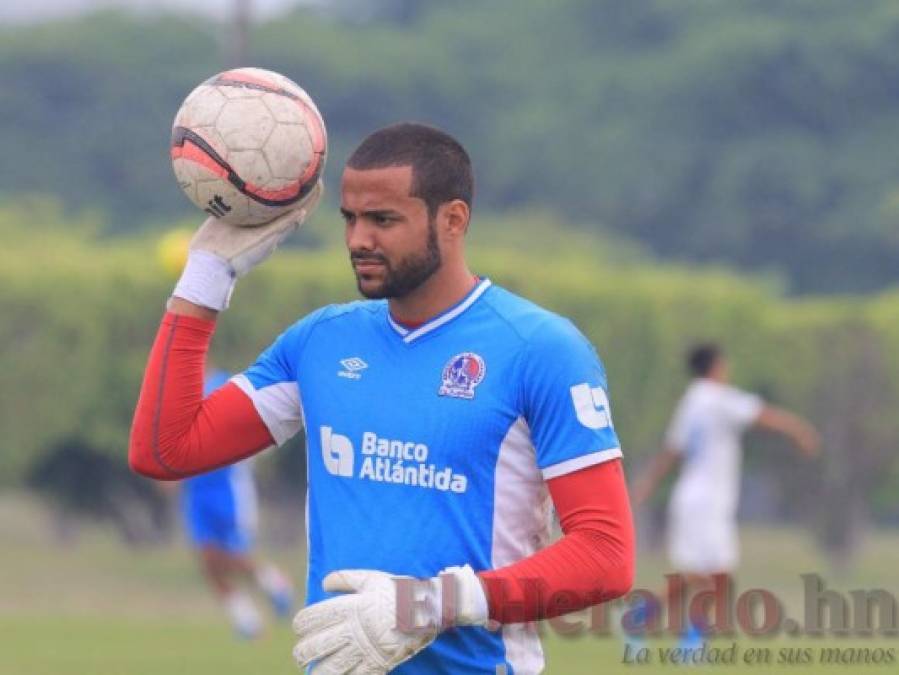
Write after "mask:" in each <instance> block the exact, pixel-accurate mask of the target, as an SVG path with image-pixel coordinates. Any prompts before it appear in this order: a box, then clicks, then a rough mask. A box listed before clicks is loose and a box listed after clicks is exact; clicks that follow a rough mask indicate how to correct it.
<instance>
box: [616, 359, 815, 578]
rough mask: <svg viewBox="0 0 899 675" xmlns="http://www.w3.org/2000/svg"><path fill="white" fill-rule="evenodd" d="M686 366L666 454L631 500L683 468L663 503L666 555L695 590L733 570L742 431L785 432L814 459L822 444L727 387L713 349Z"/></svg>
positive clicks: (795, 420) (800, 422) (723, 363)
mask: <svg viewBox="0 0 899 675" xmlns="http://www.w3.org/2000/svg"><path fill="white" fill-rule="evenodd" d="M687 362H688V363H687V365H688V368H689V371H690V373H691V375H692V376H693V379H692V381H691V382H690V384H689V386H688V387H687V390H686V392H684V394H683V396H682V397H681V399H680V402H679V403H678V404H677V407H676V409H675V412H674V415H673V417H672V419H671V422H670V424H669V427H668V431H667V433H666V435H665V447H664V449H663V451H662V452H661V453H659V454H658V455H656V456H655V457H654V458H653V459H652V461H651V462H650V464H649V466H648V468H647V470H646V472H645V473H644V474H643V475H642V476H641V477H640V479H639V480H638V481H637V482H636V483H635V485H634V491H633V498H634V502H635V503H636V504H643V503H644V502H645V501H646V500H647V499H649V497H650V496H651V495H652V494H653V492H654V491H655V489H656V488H657V487H658V485H659V483H660V482H661V481H662V479H663V478H664V477H665V476H666V475H667V474H668V473H669V472H670V471H671V470H672V469H673V468H674V466H675V465H676V464H678V463H680V465H681V467H680V475H679V476H678V478H677V481H676V482H675V485H674V488H673V490H672V492H671V498H670V502H669V505H668V537H667V539H668V556H669V559H670V561H671V565H672V566H673V567H674V569H675V571H677V572H679V573H681V574H682V575H683V577H684V579H685V580H686V582H687V584H688V587H689V588H693V589H694V590H695V589H696V588H699V587H701V586H706V585H708V584H710V583H713V582H714V576H716V575H730V574H731V573H732V572H733V571H734V569H735V568H736V566H737V561H738V537H737V523H736V512H737V503H738V500H739V491H740V469H741V464H742V449H741V445H740V439H741V436H742V434H743V432H744V431H746V430H747V429H748V428H750V427H755V428H759V429H766V430H769V431H774V432H777V433H780V434H783V435H784V436H786V437H787V438H789V439H790V440H792V441H793V443H794V444H795V445H796V447H797V448H798V449H799V451H800V452H801V453H802V454H803V455H805V456H808V457H811V456H814V455H815V454H817V451H818V445H819V439H818V434H817V432H816V431H815V429H814V428H813V427H812V425H811V424H809V423H808V422H807V421H805V420H804V419H802V418H801V417H799V416H797V415H794V414H793V413H791V412H788V411H786V410H783V409H781V408H777V407H774V406H771V405H768V404H766V403H765V402H764V401H762V399H761V398H760V397H758V396H756V395H755V394H750V393H747V392H745V391H741V390H740V389H737V388H736V387H733V386H731V385H730V384H729V379H730V377H729V371H728V363H727V360H726V358H725V357H724V354H723V353H722V351H721V349H720V348H719V347H718V346H717V345H714V344H702V345H698V346H696V347H694V348H693V349H692V350H691V351H690V353H689V355H688V358H687Z"/></svg>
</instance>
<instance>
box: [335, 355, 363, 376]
mask: <svg viewBox="0 0 899 675" xmlns="http://www.w3.org/2000/svg"><path fill="white" fill-rule="evenodd" d="M340 365H341V366H343V370H340V371H338V372H337V374H338V375H339V376H340V377H346V378H348V379H350V380H359V379H361V378H362V372H361V371H363V370H365V369H366V368H368V364H367V363H366V362H365V361H363V360H362V359H360V358H359V357H358V356H351V357H349V358H346V359H340Z"/></svg>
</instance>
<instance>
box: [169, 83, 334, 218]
mask: <svg viewBox="0 0 899 675" xmlns="http://www.w3.org/2000/svg"><path fill="white" fill-rule="evenodd" d="M327 146H328V139H327V134H326V131H325V123H324V120H322V116H321V114H320V113H319V111H318V108H316V106H315V103H314V102H313V101H312V99H311V98H310V97H309V95H308V94H307V93H306V92H305V91H303V89H302V88H301V87H299V86H298V85H297V84H296V83H294V82H293V81H291V80H289V79H288V78H286V77H284V76H283V75H280V74H278V73H274V72H272V71H270V70H262V69H261V68H238V69H236V70H227V71H225V72H223V73H219V74H218V75H215V76H214V77H211V78H210V79H208V80H206V81H205V82H204V83H203V84H201V85H200V86H199V87H197V88H196V89H194V90H193V91H192V92H191V93H190V95H188V97H187V98H186V99H185V100H184V103H183V104H182V105H181V108H180V109H179V110H178V114H177V115H176V116H175V123H174V125H173V127H172V147H171V154H172V166H173V167H174V169H175V176H177V178H178V184H179V185H180V186H181V189H182V190H184V193H185V194H186V195H187V196H188V198H190V200H191V201H192V202H193V203H194V204H196V205H197V206H199V207H200V208H201V209H202V210H203V211H205V212H206V213H208V214H209V215H212V216H215V217H217V218H219V219H221V220H224V221H225V222H227V223H231V224H232V225H259V224H261V223H267V222H268V221H270V220H272V219H273V218H276V217H277V216H279V215H281V214H282V213H285V212H287V211H289V210H290V209H291V208H293V206H294V205H295V204H296V203H297V202H298V201H300V200H301V199H302V198H303V197H305V196H306V195H308V194H309V192H310V191H311V190H312V189H313V188H314V187H315V184H316V182H317V181H318V179H319V177H320V176H321V173H322V170H323V169H324V166H325V155H326V154H327Z"/></svg>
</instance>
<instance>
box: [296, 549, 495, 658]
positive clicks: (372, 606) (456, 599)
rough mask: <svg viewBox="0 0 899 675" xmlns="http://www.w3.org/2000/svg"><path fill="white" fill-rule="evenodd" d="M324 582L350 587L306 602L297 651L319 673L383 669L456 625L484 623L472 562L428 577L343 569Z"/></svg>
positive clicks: (333, 589)
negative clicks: (420, 577)
mask: <svg viewBox="0 0 899 675" xmlns="http://www.w3.org/2000/svg"><path fill="white" fill-rule="evenodd" d="M322 588H324V589H325V590H326V591H330V592H334V593H346V595H341V596H338V597H335V598H330V599H328V600H323V601H322V602H318V603H316V604H314V605H310V606H309V607H306V608H305V609H301V610H300V611H299V612H298V613H297V615H296V616H295V617H294V620H293V629H294V631H295V632H296V633H297V635H298V636H299V638H300V639H299V642H297V644H296V647H294V650H293V656H294V658H295V659H296V661H297V663H298V664H299V666H300V667H301V668H303V667H306V666H308V665H309V664H310V663H313V662H314V663H313V666H314V668H313V672H314V673H315V675H344V674H346V673H350V674H352V675H384V674H385V673H387V672H388V671H390V670H391V669H393V668H395V667H396V666H398V665H399V664H400V663H402V662H403V661H406V660H407V659H410V658H412V656H414V655H415V654H417V653H418V652H419V651H421V650H422V649H424V648H425V647H427V646H428V645H429V644H430V643H431V642H433V640H434V638H436V637H437V635H438V634H439V633H440V632H441V631H442V630H444V629H446V628H449V627H451V626H485V625H487V623H488V610H487V596H486V595H485V593H484V589H483V587H482V586H481V581H480V579H478V577H477V575H476V574H475V573H474V571H473V570H472V569H471V567H469V566H468V565H465V566H464V567H449V568H447V569H445V570H443V571H442V572H441V573H440V574H439V575H438V576H436V577H433V578H431V579H413V578H411V577H399V576H394V575H390V574H387V573H386V572H378V571H375V570H341V571H338V572H332V573H331V574H329V575H328V576H326V577H325V579H324V581H323V583H322Z"/></svg>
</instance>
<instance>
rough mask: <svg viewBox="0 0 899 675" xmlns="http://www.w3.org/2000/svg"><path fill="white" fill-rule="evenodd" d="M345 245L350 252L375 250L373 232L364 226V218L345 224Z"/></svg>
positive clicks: (370, 228) (369, 227)
mask: <svg viewBox="0 0 899 675" xmlns="http://www.w3.org/2000/svg"><path fill="white" fill-rule="evenodd" d="M346 245H347V248H348V249H349V250H350V251H373V250H374V249H375V230H374V228H373V227H371V226H369V225H368V224H366V222H365V219H364V218H358V219H356V220H355V222H353V223H351V224H347V228H346Z"/></svg>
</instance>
